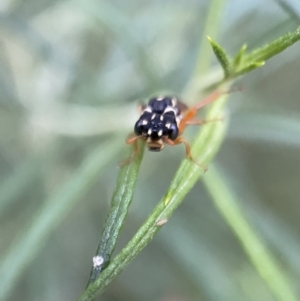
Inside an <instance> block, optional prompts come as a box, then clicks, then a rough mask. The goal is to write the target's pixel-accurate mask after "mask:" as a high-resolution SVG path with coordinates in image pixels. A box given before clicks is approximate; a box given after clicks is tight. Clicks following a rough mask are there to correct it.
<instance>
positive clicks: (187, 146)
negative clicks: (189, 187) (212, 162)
mask: <svg viewBox="0 0 300 301" xmlns="http://www.w3.org/2000/svg"><path fill="white" fill-rule="evenodd" d="M164 142H166V143H167V144H169V145H171V146H174V145H177V144H181V143H183V144H184V146H185V153H186V156H187V158H189V159H190V160H191V161H192V162H194V163H195V164H196V165H198V166H199V167H200V168H201V169H203V171H204V172H205V171H207V167H206V166H204V165H202V164H200V163H199V162H197V161H196V160H195V159H194V158H193V156H192V153H191V147H190V144H189V142H188V141H187V140H186V139H185V138H184V137H182V136H181V137H178V138H177V139H175V140H174V141H173V140H171V139H168V138H166V139H164Z"/></svg>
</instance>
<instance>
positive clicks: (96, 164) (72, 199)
mask: <svg viewBox="0 0 300 301" xmlns="http://www.w3.org/2000/svg"><path fill="white" fill-rule="evenodd" d="M121 143H122V140H121V139H120V137H119V136H117V137H115V138H113V139H112V140H111V141H108V142H106V144H104V145H103V144H101V145H100V146H99V147H98V148H96V149H95V150H94V151H93V152H92V153H90V154H89V155H88V156H87V158H86V159H85V160H84V161H83V162H82V164H81V165H80V167H79V168H78V169H77V171H76V172H75V173H74V175H73V176H72V177H71V178H70V180H69V181H68V182H67V183H66V184H65V185H64V186H63V187H62V188H61V190H59V191H58V192H57V194H56V195H54V196H53V197H51V198H49V199H48V200H47V201H46V202H45V204H44V206H43V208H41V209H40V211H39V212H37V213H36V214H35V216H34V218H33V220H32V222H31V223H30V224H29V225H28V227H27V228H25V229H22V233H21V235H20V236H19V237H17V239H16V240H15V242H14V243H13V244H12V246H11V248H10V249H9V251H8V252H7V255H6V256H5V257H4V258H3V259H2V260H1V265H0V279H1V283H0V300H4V299H5V298H6V297H7V296H8V295H9V293H10V291H11V289H12V288H13V286H14V283H15V281H16V280H17V279H18V277H20V276H21V275H22V272H23V271H24V270H25V268H26V267H28V266H29V264H30V263H31V261H32V260H33V259H34V258H35V256H36V254H37V253H38V252H39V251H40V249H41V248H42V247H43V246H44V243H45V241H46V240H47V238H48V236H49V234H50V233H51V232H52V231H53V229H54V228H55V226H57V225H58V223H59V222H60V221H62V220H63V218H64V217H65V215H66V214H67V213H68V212H69V210H71V208H72V207H73V206H74V204H75V203H76V201H78V200H79V199H80V198H81V197H82V196H83V195H84V193H85V192H86V191H87V190H88V189H89V187H90V186H91V185H92V184H93V183H94V182H95V181H96V179H98V177H99V173H100V172H101V170H102V169H103V168H104V166H106V164H107V163H108V162H109V161H110V160H111V159H112V158H114V156H115V155H116V153H118V152H119V150H120V145H121Z"/></svg>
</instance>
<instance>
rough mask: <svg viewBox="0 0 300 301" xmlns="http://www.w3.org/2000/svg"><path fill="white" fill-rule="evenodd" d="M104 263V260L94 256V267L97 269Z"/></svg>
mask: <svg viewBox="0 0 300 301" xmlns="http://www.w3.org/2000/svg"><path fill="white" fill-rule="evenodd" d="M103 262H104V258H103V257H101V256H94V257H93V267H94V268H97V267H99V266H100V265H101V264H102V263H103Z"/></svg>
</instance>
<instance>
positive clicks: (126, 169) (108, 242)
mask: <svg viewBox="0 0 300 301" xmlns="http://www.w3.org/2000/svg"><path fill="white" fill-rule="evenodd" d="M138 149H139V152H138V155H137V156H136V157H135V158H134V160H133V161H132V162H130V163H128V164H126V165H124V166H123V167H122V168H121V170H120V173H119V176H118V179H117V186H116V189H115V192H114V194H113V197H112V201H111V207H110V210H109V213H108V216H107V219H106V221H105V224H104V229H103V232H102V235H101V239H100V242H99V245H98V249H97V252H96V255H95V257H94V258H93V263H94V264H93V267H92V271H91V276H90V279H89V284H90V283H92V282H93V281H94V280H95V279H96V278H97V277H98V275H99V274H100V273H101V272H102V271H103V270H104V269H105V268H106V267H107V266H108V264H109V263H110V258H111V256H112V253H113V251H114V249H115V246H116V243H117V239H118V236H119V233H120V231H121V228H122V226H123V224H124V221H125V218H126V216H127V213H128V209H129V206H130V204H131V201H132V198H133V192H134V188H135V184H136V180H137V175H138V172H139V168H140V165H141V161H142V158H143V154H144V143H142V142H141V143H139V148H138Z"/></svg>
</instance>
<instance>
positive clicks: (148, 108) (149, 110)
mask: <svg viewBox="0 0 300 301" xmlns="http://www.w3.org/2000/svg"><path fill="white" fill-rule="evenodd" d="M144 112H149V113H152V108H151V107H149V106H148V107H147V108H146V109H145V110H144Z"/></svg>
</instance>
